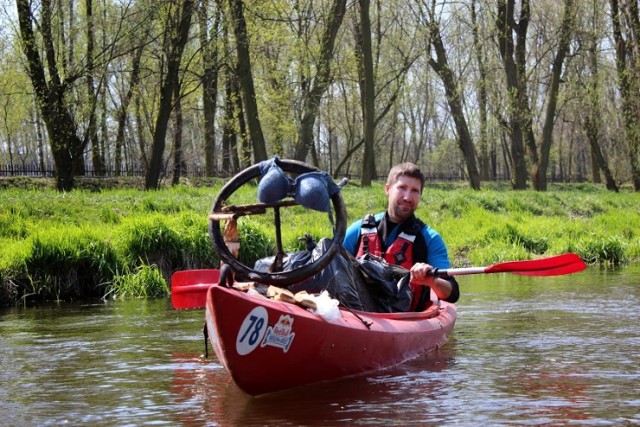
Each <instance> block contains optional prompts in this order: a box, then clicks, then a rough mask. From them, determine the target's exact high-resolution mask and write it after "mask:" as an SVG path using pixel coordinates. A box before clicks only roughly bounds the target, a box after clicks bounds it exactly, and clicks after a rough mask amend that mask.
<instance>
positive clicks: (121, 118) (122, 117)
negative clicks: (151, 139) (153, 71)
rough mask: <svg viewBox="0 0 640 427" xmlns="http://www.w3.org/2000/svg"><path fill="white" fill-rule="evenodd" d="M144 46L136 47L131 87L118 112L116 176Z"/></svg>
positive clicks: (120, 163)
mask: <svg viewBox="0 0 640 427" xmlns="http://www.w3.org/2000/svg"><path fill="white" fill-rule="evenodd" d="M143 47H144V44H142V43H141V44H140V46H139V47H138V48H137V49H136V52H135V54H134V56H133V60H132V62H131V77H130V81H129V89H127V93H126V94H125V96H124V98H122V102H121V104H120V107H118V112H117V113H116V117H117V123H118V129H117V131H116V142H115V162H114V163H115V165H114V166H115V174H116V176H119V175H120V174H121V172H122V170H123V163H122V150H123V146H124V131H125V128H126V125H127V110H128V109H129V104H130V103H131V99H132V98H133V92H134V90H135V88H136V87H137V86H138V82H139V81H140V59H141V58H142V50H143ZM139 127H140V126H139Z"/></svg>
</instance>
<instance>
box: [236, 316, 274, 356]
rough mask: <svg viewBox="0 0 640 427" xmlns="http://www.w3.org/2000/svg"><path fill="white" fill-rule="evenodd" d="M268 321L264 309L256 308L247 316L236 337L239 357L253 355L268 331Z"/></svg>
mask: <svg viewBox="0 0 640 427" xmlns="http://www.w3.org/2000/svg"><path fill="white" fill-rule="evenodd" d="M268 320H269V316H268V314H267V310H266V309H265V308H264V307H256V308H254V309H253V310H251V312H249V314H247V317H245V318H244V321H243V322H242V325H241V326H240V330H239V331H238V336H237V337H236V351H237V352H238V354H239V355H241V356H244V355H246V354H249V353H251V352H252V351H253V350H254V349H255V348H256V347H257V346H258V345H259V344H260V342H261V341H262V339H263V338H264V334H265V333H266V331H267V326H268Z"/></svg>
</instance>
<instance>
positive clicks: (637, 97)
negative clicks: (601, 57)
mask: <svg viewBox="0 0 640 427" xmlns="http://www.w3.org/2000/svg"><path fill="white" fill-rule="evenodd" d="M610 1H611V20H612V22H613V38H614V41H615V45H616V68H617V70H618V80H619V83H618V85H619V88H620V95H621V97H622V118H623V121H624V127H625V128H624V130H625V138H626V140H627V150H628V156H629V164H630V167H631V181H632V182H633V188H634V190H635V191H640V159H639V158H638V155H639V154H640V117H639V116H638V114H639V109H640V87H639V86H640V81H638V79H639V78H640V76H639V75H638V71H639V70H638V65H637V64H638V61H640V58H638V57H637V56H636V55H640V40H638V39H634V38H633V37H634V35H635V36H636V37H638V34H640V23H639V21H640V19H639V17H638V4H637V2H635V1H632V2H631V5H630V6H627V5H626V2H625V3H623V4H622V6H623V10H620V5H619V4H618V0H610ZM625 6H627V7H625ZM626 22H628V23H629V24H628V25H630V26H631V28H629V29H627V30H628V31H627V34H628V36H627V39H626V40H625V38H624V36H623V32H622V24H623V23H626Z"/></svg>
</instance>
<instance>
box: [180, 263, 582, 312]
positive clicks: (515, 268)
mask: <svg viewBox="0 0 640 427" xmlns="http://www.w3.org/2000/svg"><path fill="white" fill-rule="evenodd" d="M398 268H399V269H401V268H402V267H398ZM585 268H587V265H586V264H585V263H584V261H582V259H581V258H580V257H579V256H578V255H576V254H572V253H568V254H563V255H557V256H552V257H548V258H540V259H532V260H528V261H508V262H501V263H498V264H493V265H490V266H488V267H463V268H449V269H446V270H437V271H436V275H438V276H445V275H449V276H463V275H467V274H490V273H513V274H519V275H521V276H561V275H564V274H571V273H577V272H579V271H582V270H584V269H585ZM219 278H220V270H214V269H209V270H185V271H177V272H175V273H174V274H173V276H172V277H171V303H172V304H173V306H174V307H175V308H178V309H186V308H203V307H204V306H205V305H206V299H207V290H209V288H210V287H211V286H212V285H214V284H216V283H218V281H219Z"/></svg>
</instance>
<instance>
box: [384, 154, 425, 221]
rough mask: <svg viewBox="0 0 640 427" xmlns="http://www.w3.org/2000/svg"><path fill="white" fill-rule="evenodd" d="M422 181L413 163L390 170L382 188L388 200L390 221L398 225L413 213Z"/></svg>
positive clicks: (421, 176)
mask: <svg viewBox="0 0 640 427" xmlns="http://www.w3.org/2000/svg"><path fill="white" fill-rule="evenodd" d="M424 181H425V178H424V174H423V173H422V171H421V170H420V168H419V167H418V166H416V165H414V164H413V163H401V164H399V165H396V166H394V167H392V168H391V170H390V171H389V175H388V177H387V183H386V184H385V186H384V192H385V193H386V195H387V198H388V199H389V203H388V207H387V212H388V214H389V218H390V219H391V221H393V222H395V223H400V222H402V221H404V220H406V219H408V218H409V217H410V216H411V215H412V214H413V213H414V212H415V210H416V209H417V208H418V204H419V203H420V196H421V195H422V189H423V188H424Z"/></svg>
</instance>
